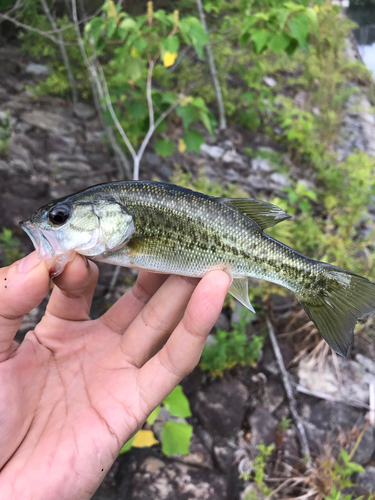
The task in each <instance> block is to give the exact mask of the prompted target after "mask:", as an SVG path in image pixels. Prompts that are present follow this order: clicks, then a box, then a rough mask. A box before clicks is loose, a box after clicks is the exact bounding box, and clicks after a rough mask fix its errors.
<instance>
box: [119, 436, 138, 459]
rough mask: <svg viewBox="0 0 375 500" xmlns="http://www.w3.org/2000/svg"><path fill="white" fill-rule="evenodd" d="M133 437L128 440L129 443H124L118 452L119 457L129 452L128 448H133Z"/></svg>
mask: <svg viewBox="0 0 375 500" xmlns="http://www.w3.org/2000/svg"><path fill="white" fill-rule="evenodd" d="M134 438H135V436H133V437H132V438H130V439H129V441H126V443H125V444H124V446H123V447H122V448H121V450H120V451H119V452H118V454H119V455H122V454H123V453H126V452H127V451H129V450H130V448H131V447H132V446H133V441H134Z"/></svg>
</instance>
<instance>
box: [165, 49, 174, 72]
mask: <svg viewBox="0 0 375 500" xmlns="http://www.w3.org/2000/svg"><path fill="white" fill-rule="evenodd" d="M176 58H177V52H174V53H173V54H171V53H170V52H168V51H167V52H166V53H165V54H164V59H163V64H164V66H165V67H166V68H169V66H172V65H173V64H174V62H175V60H176Z"/></svg>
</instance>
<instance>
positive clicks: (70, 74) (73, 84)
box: [40, 0, 78, 103]
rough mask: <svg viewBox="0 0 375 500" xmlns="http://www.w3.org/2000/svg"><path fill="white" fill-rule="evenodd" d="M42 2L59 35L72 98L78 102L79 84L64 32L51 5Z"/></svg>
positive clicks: (44, 0) (41, 0) (42, 0)
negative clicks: (60, 28)
mask: <svg viewBox="0 0 375 500" xmlns="http://www.w3.org/2000/svg"><path fill="white" fill-rule="evenodd" d="M40 3H41V4H42V7H43V10H44V13H45V15H46V16H47V18H48V20H49V22H50V24H51V26H52V28H53V29H54V31H55V32H56V36H57V39H58V41H59V44H58V45H59V47H60V52H61V56H62V58H63V61H64V64H65V67H66V71H67V73H68V78H69V82H70V88H71V91H72V99H73V102H74V103H76V102H78V92H77V86H76V82H75V79H74V75H73V71H72V67H71V66H70V62H69V57H68V53H67V52H66V48H65V44H64V39H63V36H62V33H61V31H60V30H59V28H58V27H57V24H56V21H55V18H54V17H53V15H52V13H51V11H50V10H49V7H48V5H47V3H46V0H40Z"/></svg>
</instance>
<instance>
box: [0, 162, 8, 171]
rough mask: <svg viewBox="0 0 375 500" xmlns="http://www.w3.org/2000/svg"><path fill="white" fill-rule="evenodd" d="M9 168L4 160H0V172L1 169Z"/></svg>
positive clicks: (6, 169)
mask: <svg viewBox="0 0 375 500" xmlns="http://www.w3.org/2000/svg"><path fill="white" fill-rule="evenodd" d="M9 169H10V165H9V164H8V163H7V162H6V161H3V160H0V172H1V171H3V172H8V171H9Z"/></svg>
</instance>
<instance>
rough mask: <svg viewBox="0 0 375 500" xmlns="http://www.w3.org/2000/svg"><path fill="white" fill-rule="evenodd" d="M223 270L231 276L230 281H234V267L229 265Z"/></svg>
mask: <svg viewBox="0 0 375 500" xmlns="http://www.w3.org/2000/svg"><path fill="white" fill-rule="evenodd" d="M223 271H224V272H225V273H226V274H227V275H228V276H229V278H230V282H231V283H233V272H232V269H230V268H229V267H226V268H225V269H223Z"/></svg>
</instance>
